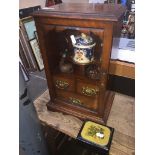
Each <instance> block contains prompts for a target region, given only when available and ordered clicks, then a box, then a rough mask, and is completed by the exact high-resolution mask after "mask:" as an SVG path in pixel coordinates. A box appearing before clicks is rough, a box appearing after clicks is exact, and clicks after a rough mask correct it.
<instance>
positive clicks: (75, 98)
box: [56, 90, 97, 110]
mask: <svg viewBox="0 0 155 155" xmlns="http://www.w3.org/2000/svg"><path fill="white" fill-rule="evenodd" d="M56 94H57V98H59V99H61V100H64V101H66V102H68V103H69V104H72V105H75V106H81V107H84V108H87V109H91V110H97V99H95V98H94V99H92V98H91V99H90V98H88V97H85V96H82V95H79V94H76V93H72V92H67V91H62V90H59V91H56Z"/></svg>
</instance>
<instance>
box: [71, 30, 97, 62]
mask: <svg viewBox="0 0 155 155" xmlns="http://www.w3.org/2000/svg"><path fill="white" fill-rule="evenodd" d="M71 40H72V45H73V47H74V55H73V61H74V62H75V63H78V64H88V63H90V62H92V61H93V60H94V47H95V45H96V43H95V42H94V41H93V38H92V37H90V36H88V35H86V34H84V33H81V35H78V36H74V35H71Z"/></svg>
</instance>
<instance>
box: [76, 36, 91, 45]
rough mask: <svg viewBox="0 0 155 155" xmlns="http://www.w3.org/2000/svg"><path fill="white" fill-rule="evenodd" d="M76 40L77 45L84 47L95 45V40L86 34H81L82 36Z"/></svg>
mask: <svg viewBox="0 0 155 155" xmlns="http://www.w3.org/2000/svg"><path fill="white" fill-rule="evenodd" d="M75 40H76V43H75V45H84V46H85V45H86V46H88V45H92V44H94V41H93V38H92V37H90V36H88V35H86V34H84V33H81V35H79V36H76V37H75Z"/></svg>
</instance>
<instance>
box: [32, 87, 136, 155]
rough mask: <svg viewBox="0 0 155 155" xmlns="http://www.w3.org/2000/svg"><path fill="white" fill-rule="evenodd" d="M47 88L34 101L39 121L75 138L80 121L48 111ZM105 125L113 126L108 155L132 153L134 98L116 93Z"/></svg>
mask: <svg viewBox="0 0 155 155" xmlns="http://www.w3.org/2000/svg"><path fill="white" fill-rule="evenodd" d="M48 101H49V93H48V90H47V91H46V92H44V93H43V94H42V95H41V96H40V97H38V98H37V99H36V100H35V101H34V106H35V109H36V112H37V114H38V118H39V119H40V121H41V123H43V124H46V125H48V126H51V127H52V128H55V129H57V130H59V131H61V132H62V133H65V134H67V135H69V136H70V137H72V138H76V137H77V134H78V132H79V130H80V128H81V126H82V121H81V120H79V119H78V118H76V117H73V116H70V115H63V114H62V113H58V112H51V111H48V110H47V108H46V103H47V102H48ZM107 125H109V126H111V127H113V128H115V133H114V137H113V141H112V146H111V149H110V155H133V154H134V152H135V149H134V148H135V143H134V140H135V138H134V98H132V97H129V96H126V95H122V94H118V93H116V95H115V98H114V102H113V106H112V109H111V112H110V116H109V119H108V122H107Z"/></svg>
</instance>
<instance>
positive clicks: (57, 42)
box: [33, 3, 125, 124]
mask: <svg viewBox="0 0 155 155" xmlns="http://www.w3.org/2000/svg"><path fill="white" fill-rule="evenodd" d="M124 11H125V8H124V7H123V6H121V5H119V4H118V5H113V4H74V3H72V4H69V3H62V4H58V5H55V6H52V7H49V8H48V9H42V10H39V11H37V12H35V13H33V17H34V20H35V23H36V28H37V32H38V38H39V45H40V49H41V53H42V56H43V61H44V65H45V72H46V77H47V82H48V87H49V93H50V97H51V100H50V102H49V103H48V104H47V108H48V109H49V110H53V111H59V112H63V113H66V114H71V115H74V116H76V117H79V118H81V119H89V120H92V121H96V122H99V123H103V124H105V123H106V121H107V119H108V115H109V113H110V109H111V106H112V102H113V98H114V93H113V92H111V91H109V90H108V89H107V84H108V74H109V62H110V54H111V48H112V46H113V39H114V38H115V39H117V40H119V37H120V31H121V22H122V18H123V14H124ZM81 33H84V34H86V35H91V36H92V38H93V39H94V40H95V42H96V45H95V47H94V60H93V61H92V62H90V63H88V64H85V65H83V64H81V65H80V64H76V63H74V62H73V61H72V55H73V53H74V48H73V46H72V41H71V39H70V36H71V35H75V36H76V35H79V34H81ZM115 46H116V44H115ZM66 49H67V56H66V57H65V62H69V63H70V64H72V67H73V72H70V73H65V72H61V70H60V67H59V66H60V65H59V64H60V61H61V59H62V53H63V52H64V51H65V50H66ZM91 65H92V66H93V65H94V66H95V67H97V68H98V69H99V70H98V72H97V74H98V75H99V77H98V78H91V77H90V76H88V75H87V74H86V73H87V72H86V71H87V69H88V68H89V67H90V66H91ZM88 73H89V72H88Z"/></svg>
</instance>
